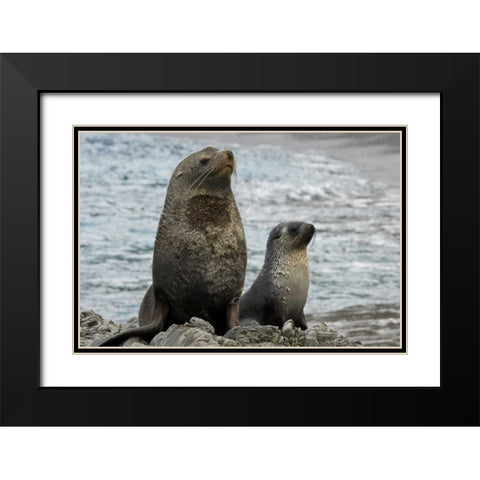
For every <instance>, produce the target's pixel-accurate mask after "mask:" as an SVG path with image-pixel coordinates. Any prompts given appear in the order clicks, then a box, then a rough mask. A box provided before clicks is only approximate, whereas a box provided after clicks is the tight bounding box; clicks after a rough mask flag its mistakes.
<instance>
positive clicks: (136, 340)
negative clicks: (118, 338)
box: [122, 337, 148, 347]
mask: <svg viewBox="0 0 480 480" xmlns="http://www.w3.org/2000/svg"><path fill="white" fill-rule="evenodd" d="M145 345H148V342H146V341H145V340H142V339H141V338H140V337H130V338H129V339H128V340H125V342H123V343H122V347H144V346H145Z"/></svg>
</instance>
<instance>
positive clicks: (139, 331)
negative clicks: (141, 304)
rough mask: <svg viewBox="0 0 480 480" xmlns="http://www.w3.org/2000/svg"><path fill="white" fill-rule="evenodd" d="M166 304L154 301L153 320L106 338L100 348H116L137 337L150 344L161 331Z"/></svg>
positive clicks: (164, 318)
mask: <svg viewBox="0 0 480 480" xmlns="http://www.w3.org/2000/svg"><path fill="white" fill-rule="evenodd" d="M168 310H169V307H168V302H167V301H166V300H164V299H157V300H156V301H155V307H154V312H153V319H152V321H151V323H149V324H148V325H144V326H142V327H138V328H132V329H130V330H125V331H124V332H121V333H119V334H118V335H115V336H114V337H111V338H108V339H107V340H105V341H104V342H103V343H101V344H100V345H99V346H100V347H117V346H119V345H121V344H122V343H123V342H124V341H125V340H127V339H128V338H130V337H139V338H141V339H142V340H145V341H147V342H150V340H151V339H152V338H153V337H154V336H155V335H156V334H157V333H158V332H160V331H162V329H163V327H164V325H165V322H166V320H167V315H168Z"/></svg>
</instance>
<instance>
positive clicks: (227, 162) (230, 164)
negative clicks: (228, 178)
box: [219, 150, 235, 175]
mask: <svg viewBox="0 0 480 480" xmlns="http://www.w3.org/2000/svg"><path fill="white" fill-rule="evenodd" d="M220 153H221V155H220V158H219V171H220V173H225V174H227V175H231V174H232V172H233V170H234V169H235V156H234V155H233V153H232V152H231V151H230V150H223V152H220Z"/></svg>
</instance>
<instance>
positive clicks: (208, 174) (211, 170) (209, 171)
mask: <svg viewBox="0 0 480 480" xmlns="http://www.w3.org/2000/svg"><path fill="white" fill-rule="evenodd" d="M214 170H215V168H214V167H212V168H211V169H210V170H207V172H206V174H205V175H204V176H203V178H202V179H201V180H200V182H199V183H198V184H197V186H196V187H195V190H193V193H195V192H196V191H197V190H198V189H199V188H200V186H201V185H202V183H203V182H204V181H205V180H206V179H207V178H208V177H209V176H210V174H211V173H212V172H213V171H214Z"/></svg>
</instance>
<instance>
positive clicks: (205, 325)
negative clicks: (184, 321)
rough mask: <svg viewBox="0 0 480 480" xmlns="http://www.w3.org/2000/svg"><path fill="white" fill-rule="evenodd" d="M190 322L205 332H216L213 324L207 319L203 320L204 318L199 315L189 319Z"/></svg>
mask: <svg viewBox="0 0 480 480" xmlns="http://www.w3.org/2000/svg"><path fill="white" fill-rule="evenodd" d="M188 324H190V325H193V326H194V327H197V328H199V329H200V330H204V331H205V332H208V333H211V334H214V333H215V329H214V328H213V325H212V324H211V323H209V322H207V321H206V320H203V319H202V318H198V317H192V318H191V319H190V320H189V321H188Z"/></svg>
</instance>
